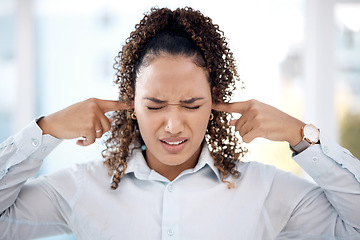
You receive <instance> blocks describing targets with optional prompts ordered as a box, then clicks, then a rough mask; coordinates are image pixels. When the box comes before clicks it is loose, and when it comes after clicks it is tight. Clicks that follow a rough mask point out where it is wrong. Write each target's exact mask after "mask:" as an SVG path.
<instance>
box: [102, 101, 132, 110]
mask: <svg viewBox="0 0 360 240" xmlns="http://www.w3.org/2000/svg"><path fill="white" fill-rule="evenodd" d="M96 101H97V104H98V105H99V107H100V109H101V110H102V111H103V112H104V113H106V112H110V111H117V110H125V109H128V108H129V107H128V105H127V104H126V103H125V102H120V101H113V100H102V99H97V100H96ZM132 107H133V106H132Z"/></svg>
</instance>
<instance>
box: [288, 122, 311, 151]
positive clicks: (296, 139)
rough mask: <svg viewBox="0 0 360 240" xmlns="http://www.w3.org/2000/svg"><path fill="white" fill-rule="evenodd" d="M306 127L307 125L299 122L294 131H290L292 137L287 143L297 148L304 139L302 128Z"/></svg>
mask: <svg viewBox="0 0 360 240" xmlns="http://www.w3.org/2000/svg"><path fill="white" fill-rule="evenodd" d="M305 125H306V124H305V123H303V122H301V121H298V123H297V124H296V125H295V126H294V127H293V128H292V130H291V131H289V132H290V137H289V139H288V140H287V142H288V143H289V144H290V146H295V145H297V144H299V143H300V142H301V141H302V139H303V135H302V128H303V127H304V126H305Z"/></svg>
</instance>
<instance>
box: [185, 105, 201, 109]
mask: <svg viewBox="0 0 360 240" xmlns="http://www.w3.org/2000/svg"><path fill="white" fill-rule="evenodd" d="M183 107H184V108H187V109H198V108H199V107H200V105H199V106H195V107H188V106H183Z"/></svg>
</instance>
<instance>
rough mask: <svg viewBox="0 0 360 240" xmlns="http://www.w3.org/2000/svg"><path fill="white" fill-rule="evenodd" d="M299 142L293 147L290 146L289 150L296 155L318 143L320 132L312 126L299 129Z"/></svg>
mask: <svg viewBox="0 0 360 240" xmlns="http://www.w3.org/2000/svg"><path fill="white" fill-rule="evenodd" d="M301 138H302V139H301V141H300V142H299V143H297V144H295V145H293V144H290V149H291V150H292V151H293V152H294V153H296V154H298V153H301V152H302V151H304V150H306V149H307V148H308V147H310V146H312V145H314V144H318V143H319V142H320V131H319V129H318V128H317V127H315V126H314V125H312V124H306V125H305V126H303V127H302V128H301Z"/></svg>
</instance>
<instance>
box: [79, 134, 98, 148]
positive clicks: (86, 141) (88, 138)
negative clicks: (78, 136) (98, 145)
mask: <svg viewBox="0 0 360 240" xmlns="http://www.w3.org/2000/svg"><path fill="white" fill-rule="evenodd" d="M95 140H96V135H95V131H91V132H89V133H88V134H86V135H85V139H84V140H82V144H83V145H82V146H89V145H91V144H93V143H94V142H95Z"/></svg>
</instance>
